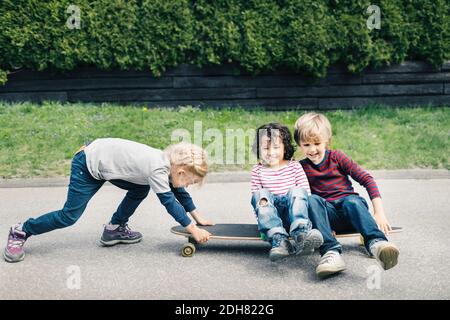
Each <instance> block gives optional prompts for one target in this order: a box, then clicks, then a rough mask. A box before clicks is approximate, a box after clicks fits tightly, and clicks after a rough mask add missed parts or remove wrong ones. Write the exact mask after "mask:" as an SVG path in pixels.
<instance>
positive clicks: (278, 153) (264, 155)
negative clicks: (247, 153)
mask: <svg viewBox="0 0 450 320" xmlns="http://www.w3.org/2000/svg"><path fill="white" fill-rule="evenodd" d="M260 157H261V161H262V162H263V164H264V165H266V166H268V167H279V166H282V165H284V164H285V163H286V162H287V161H286V160H284V144H283V141H282V140H281V138H280V137H274V136H272V138H269V137H267V136H263V137H262V138H261V148H260Z"/></svg>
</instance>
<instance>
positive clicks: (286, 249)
mask: <svg viewBox="0 0 450 320" xmlns="http://www.w3.org/2000/svg"><path fill="white" fill-rule="evenodd" d="M292 252H293V250H292V245H291V243H290V242H289V240H288V238H287V236H285V235H284V234H280V233H276V234H274V235H273V237H272V249H270V253H269V259H270V260H271V261H277V260H281V259H283V258H286V257H287V256H289V255H290V254H291V253H292Z"/></svg>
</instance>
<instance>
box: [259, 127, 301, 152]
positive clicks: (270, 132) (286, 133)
mask: <svg viewBox="0 0 450 320" xmlns="http://www.w3.org/2000/svg"><path fill="white" fill-rule="evenodd" d="M264 136H267V137H268V138H269V139H270V141H272V136H273V137H274V138H275V137H280V138H281V141H282V143H283V145H284V156H283V159H284V160H291V159H292V157H293V156H294V152H295V146H294V145H293V144H292V134H291V131H290V130H289V129H288V127H286V126H283V125H282V124H281V123H278V122H271V123H268V124H264V125H262V126H260V127H259V128H258V129H256V137H255V141H254V142H253V147H252V150H253V152H254V153H255V154H256V157H257V158H258V160H259V159H260V150H259V149H260V141H259V140H260V138H262V137H264Z"/></svg>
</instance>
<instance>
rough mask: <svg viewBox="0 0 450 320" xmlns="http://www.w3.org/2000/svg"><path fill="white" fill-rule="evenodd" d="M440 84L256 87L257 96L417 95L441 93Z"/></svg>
mask: <svg viewBox="0 0 450 320" xmlns="http://www.w3.org/2000/svg"><path fill="white" fill-rule="evenodd" d="M442 93H443V88H442V84H440V83H438V84H407V85H396V84H388V85H361V86H354V85H351V86H328V87H307V88H305V87H296V88H286V89H284V90H279V89H274V88H258V89H257V96H258V98H277V97H280V98H283V97H289V98H292V97H352V96H384V95H388V96H389V95H406V94H412V95H418V94H442Z"/></svg>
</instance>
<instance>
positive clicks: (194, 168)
mask: <svg viewBox="0 0 450 320" xmlns="http://www.w3.org/2000/svg"><path fill="white" fill-rule="evenodd" d="M164 153H165V154H166V155H167V157H168V158H169V160H170V164H171V165H175V166H184V167H186V169H187V170H188V171H190V172H192V173H193V174H195V175H196V176H198V177H200V178H202V180H203V178H204V177H205V176H206V174H207V173H208V163H207V154H206V151H205V150H203V149H202V148H200V147H199V146H196V145H195V144H192V143H186V142H181V143H177V144H173V145H170V146H168V147H167V148H166V149H165V150H164Z"/></svg>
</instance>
